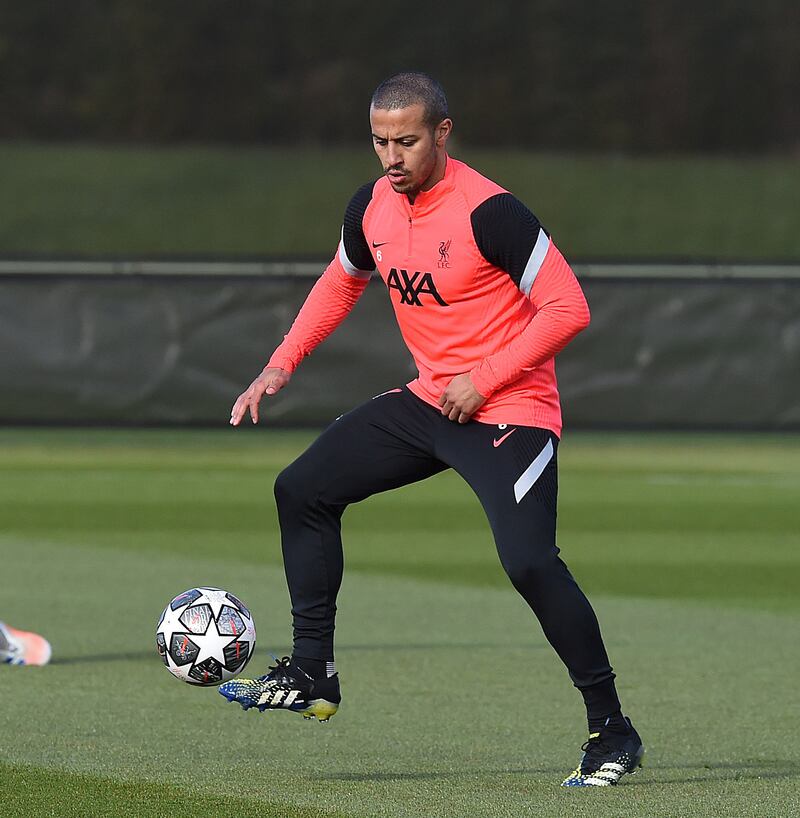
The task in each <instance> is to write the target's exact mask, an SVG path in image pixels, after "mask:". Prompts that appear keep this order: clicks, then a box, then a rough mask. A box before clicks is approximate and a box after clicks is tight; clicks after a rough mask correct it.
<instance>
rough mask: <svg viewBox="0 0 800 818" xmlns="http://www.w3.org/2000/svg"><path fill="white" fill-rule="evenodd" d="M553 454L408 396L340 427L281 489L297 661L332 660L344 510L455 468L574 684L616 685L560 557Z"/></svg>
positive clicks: (542, 438) (528, 437) (532, 436)
mask: <svg viewBox="0 0 800 818" xmlns="http://www.w3.org/2000/svg"><path fill="white" fill-rule="evenodd" d="M557 448H558V439H557V438H556V437H555V435H553V433H552V432H549V431H547V430H545V429H537V428H532V427H526V426H513V425H509V426H505V425H501V426H496V425H488V424H483V423H477V422H475V421H471V422H469V423H466V424H458V423H454V422H453V421H450V420H447V419H446V418H444V417H443V416H442V415H441V414H440V413H439V411H438V410H437V409H436V408H435V407H432V406H429V405H428V404H426V403H424V402H423V401H421V400H420V399H419V398H417V397H416V396H415V395H413V394H412V393H411V392H409V391H408V389H405V388H403V389H397V390H392V391H390V392H387V393H385V394H383V395H379V396H378V397H376V398H373V400H371V401H369V402H368V403H366V404H364V405H362V406H359V407H358V408H356V409H354V410H353V411H351V412H348V413H347V414H346V415H343V416H342V417H341V418H339V419H338V420H336V421H335V422H334V423H333V424H331V426H329V427H328V429H326V430H325V431H324V432H323V433H322V435H320V437H319V438H318V439H317V440H316V441H315V442H314V443H313V444H312V445H311V446H310V447H309V449H308V450H307V451H306V452H305V453H304V454H303V455H301V456H300V457H299V458H298V459H297V460H296V461H295V462H294V463H292V464H291V465H290V466H288V467H287V468H286V469H285V470H284V471H283V472H281V474H280V475H279V476H278V479H277V481H276V483H275V498H276V501H277V504H278V516H279V519H280V527H281V541H282V547H283V559H284V565H285V569H286V578H287V581H288V584H289V592H290V595H291V600H292V615H293V617H294V654H295V656H301V657H306V658H310V659H320V660H323V661H329V660H332V659H333V631H334V619H335V615H336V596H337V593H338V591H339V586H340V584H341V580H342V568H343V557H342V540H341V516H342V513H343V512H344V510H345V508H346V507H347V506H348V505H349V504H350V503H356V502H358V501H359V500H363V499H364V498H366V497H369V496H370V495H372V494H377V493H378V492H381V491H386V490H388V489H393V488H397V487H399V486H404V485H407V484H409V483H413V482H415V481H417V480H423V479H424V478H426V477H430V476H431V475H433V474H436V473H437V472H440V471H443V470H444V469H446V468H453V469H455V471H457V472H458V473H459V474H460V475H461V476H462V477H463V478H464V479H465V480H466V481H467V483H468V484H469V485H470V486H471V487H472V489H473V491H474V492H475V494H476V495H477V496H478V499H479V500H480V502H481V504H482V505H483V508H484V511H485V512H486V515H487V517H488V518H489V522H490V524H491V528H492V532H493V533H494V538H495V543H496V545H497V551H498V554H499V555H500V560H501V562H502V564H503V568H505V570H506V572H507V574H508V576H509V578H510V579H511V582H512V583H513V584H514V587H515V588H516V589H517V590H518V591H519V593H520V594H522V596H523V598H524V599H525V601H526V602H527V603H528V605H529V606H530V607H531V609H532V610H533V612H534V613H535V614H536V616H537V618H538V619H539V622H540V623H541V626H542V629H543V630H544V633H545V636H546V637H547V639H548V640H549V642H550V644H551V645H552V646H553V647H554V648H555V650H556V652H557V653H558V655H559V657H561V660H562V661H563V662H564V664H565V665H566V667H567V669H568V671H569V673H570V676H571V678H572V681H573V682H574V684H575V685H576V686H577V687H579V688H586V687H589V686H591V685H597V684H599V683H601V682H607V681H609V680H610V679H613V676H614V675H613V673H612V671H611V667H610V665H609V661H608V656H607V654H606V650H605V647H604V646H603V640H602V637H601V636H600V629H599V627H598V624H597V618H596V617H595V614H594V611H593V610H592V607H591V605H590V604H589V601H588V600H587V599H586V597H585V596H584V594H583V592H582V591H581V589H580V588H579V587H578V585H577V583H576V582H575V580H574V579H573V578H572V575H571V574H570V572H569V570H568V569H567V567H566V565H564V563H563V562H562V561H561V559H560V558H559V556H558V553H559V550H558V548H557V547H556V495H557V491H558V488H557V486H558V479H557V466H556V451H557Z"/></svg>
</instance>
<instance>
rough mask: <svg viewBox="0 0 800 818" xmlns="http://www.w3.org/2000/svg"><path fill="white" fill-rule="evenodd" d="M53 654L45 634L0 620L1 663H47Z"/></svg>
mask: <svg viewBox="0 0 800 818" xmlns="http://www.w3.org/2000/svg"><path fill="white" fill-rule="evenodd" d="M51 654H52V650H51V648H50V643H49V642H48V641H47V640H46V639H45V638H44V637H43V636H39V634H38V633H30V632H29V631H21V630H19V629H17V628H12V627H11V625H6V623H5V622H0V664H6V665H46V664H47V663H48V662H49V661H50V656H51Z"/></svg>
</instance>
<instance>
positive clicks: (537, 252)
mask: <svg viewBox="0 0 800 818" xmlns="http://www.w3.org/2000/svg"><path fill="white" fill-rule="evenodd" d="M549 248H550V238H549V237H548V235H547V233H545V232H544V230H542V228H541V227H540V228H539V235H538V237H537V239H536V244H535V245H534V246H533V252H532V253H531V257H530V258H529V259H528V263H527V264H526V265H525V271H524V272H523V273H522V278H521V279H520V282H519V288H520V290H522V292H524V293H525V295H527V296H530V294H531V287H533V282H534V281H535V280H536V276H537V275H538V273H539V270H540V269H541V267H542V264H543V263H544V257H545V256H546V255H547V251H548V249H549Z"/></svg>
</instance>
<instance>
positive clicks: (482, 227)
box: [470, 193, 549, 287]
mask: <svg viewBox="0 0 800 818" xmlns="http://www.w3.org/2000/svg"><path fill="white" fill-rule="evenodd" d="M470 218H471V220H472V234H473V235H474V236H475V242H476V244H477V245H478V249H479V250H480V251H481V255H482V256H483V257H484V258H485V259H486V260H487V261H488V262H489V263H491V264H494V265H495V266H497V267H499V268H500V269H501V270H505V271H506V272H507V273H508V274H509V275H510V276H511V278H512V279H513V280H514V283H515V284H516V285H517V286H518V287H519V285H520V281H521V280H522V274H523V273H524V272H525V266H526V265H527V263H528V259H529V258H530V257H531V253H533V248H534V246H535V245H536V240H537V239H538V238H539V230H540V229H544V228H542V226H541V224H539V220H538V219H537V218H536V216H534V215H533V213H531V211H530V210H528V208H527V207H525V205H524V204H522V202H521V201H520V200H519V199H517V198H516V197H515V196H512V195H511V194H510V193H498V194H497V195H495V196H490V197H489V198H488V199H487V200H486V201H485V202H483V203H482V204H480V205H478V207H476V208H475V210H473V211H472V216H471V217H470ZM545 234H546V235H549V234H548V233H547V231H546V230H545Z"/></svg>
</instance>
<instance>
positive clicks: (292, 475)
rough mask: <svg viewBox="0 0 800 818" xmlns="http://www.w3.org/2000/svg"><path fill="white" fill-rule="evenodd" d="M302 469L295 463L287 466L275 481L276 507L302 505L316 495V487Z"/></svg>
mask: <svg viewBox="0 0 800 818" xmlns="http://www.w3.org/2000/svg"><path fill="white" fill-rule="evenodd" d="M304 471H305V470H304V469H303V468H302V467H301V466H300V465H298V462H297V461H295V462H294V463H291V464H290V465H288V466H287V467H286V468H285V469H284V470H283V471H282V472H281V473H280V474H279V475H278V477H277V478H276V480H275V487H274V492H275V502H276V503H277V504H278V507H279V508H280V507H282V506H283V507H285V506H298V505H304V504H305V503H307V502H308V501H309V499H310V498H311V497H313V496H314V495H315V494H316V491H317V487H316V485H315V484H314V481H313V480H312V479H311V477H310V476H309V475H308V474H305V473H304Z"/></svg>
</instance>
